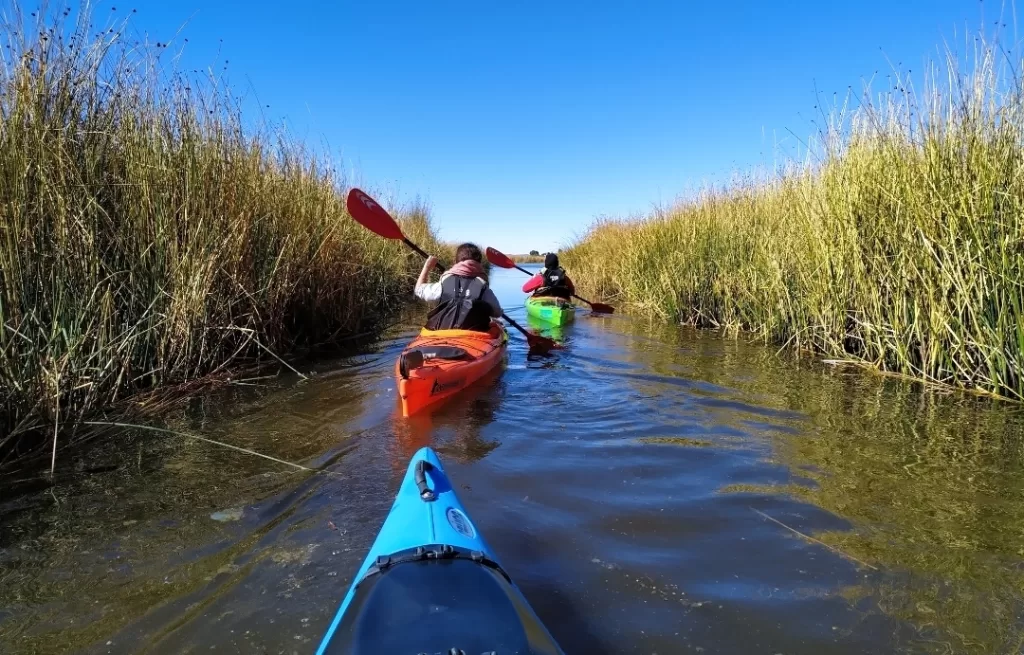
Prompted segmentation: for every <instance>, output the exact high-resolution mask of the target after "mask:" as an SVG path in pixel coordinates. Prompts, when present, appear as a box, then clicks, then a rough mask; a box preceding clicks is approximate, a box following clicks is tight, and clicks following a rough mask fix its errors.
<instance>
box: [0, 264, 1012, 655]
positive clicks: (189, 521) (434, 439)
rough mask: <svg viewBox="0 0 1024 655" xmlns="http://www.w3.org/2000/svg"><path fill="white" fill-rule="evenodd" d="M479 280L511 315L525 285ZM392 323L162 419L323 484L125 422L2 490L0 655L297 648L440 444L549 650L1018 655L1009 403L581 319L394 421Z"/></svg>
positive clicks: (643, 325) (323, 621)
mask: <svg viewBox="0 0 1024 655" xmlns="http://www.w3.org/2000/svg"><path fill="white" fill-rule="evenodd" d="M493 278H494V279H493V285H494V287H495V288H496V290H497V291H498V294H499V297H500V298H501V299H502V301H503V303H505V304H506V307H507V309H508V310H509V313H510V315H511V316H512V317H513V318H515V319H517V320H519V321H521V322H526V320H527V319H526V316H525V312H524V311H523V309H522V299H523V294H522V293H520V292H519V285H520V284H521V283H522V280H523V278H525V276H523V275H522V274H521V273H517V272H516V271H504V270H496V271H495V272H494V273H493ZM538 325H539V324H538ZM413 331H414V328H413V327H411V326H409V327H401V328H397V329H396V330H395V331H394V332H393V333H392V334H390V335H389V337H388V339H386V340H385V341H384V342H382V343H381V344H379V345H378V347H377V348H375V349H374V351H373V352H370V353H367V354H365V355H362V356H359V357H356V358H352V359H348V360H344V361H336V362H327V363H324V364H322V366H321V367H320V369H319V370H318V372H317V373H318V374H317V375H315V376H314V377H312V378H311V379H310V380H308V381H305V382H302V383H295V382H294V381H291V380H282V381H277V382H274V383H273V384H271V385H270V386H267V384H266V382H260V383H257V386H244V385H239V386H236V387H233V388H231V389H228V390H224V391H222V392H219V393H217V394H215V395H213V396H209V397H206V398H202V399H196V400H195V401H193V402H191V403H189V404H188V406H187V407H185V408H183V409H182V410H181V411H180V412H178V413H177V414H176V415H174V416H171V417H170V418H169V424H168V425H169V427H172V428H173V429H175V430H179V431H184V432H188V433H191V434H196V435H201V436H204V437H207V438H211V439H217V440H219V441H223V442H226V443H230V444H232V445H235V446H241V447H244V448H251V449H254V450H256V451H259V452H261V453H265V454H267V455H272V456H274V457H277V458H281V459H284V460H288V461H292V462H298V463H300V464H303V465H305V466H310V467H317V466H326V471H327V472H326V473H321V474H316V475H310V474H308V473H304V472H302V471H296V470H294V469H290V468H288V467H286V466H282V465H279V464H275V463H273V462H270V461H267V460H263V459H259V458H256V457H252V456H249V455H246V454H243V453H239V452H236V451H232V450H228V449H223V448H218V447H216V446H212V445H210V444H208V443H204V442H199V441H195V440H190V439H187V438H183V437H175V436H167V435H153V434H146V433H142V432H126V433H125V434H123V435H122V436H121V437H120V438H119V439H117V440H114V441H112V442H110V443H108V444H104V445H103V446H102V447H96V448H95V449H94V452H90V453H89V456H88V458H87V461H86V462H85V463H84V464H83V465H81V466H80V467H79V468H80V469H81V470H79V471H77V472H75V473H74V474H69V475H65V477H64V479H63V480H62V481H61V482H60V484H58V485H57V486H55V487H54V488H52V489H46V490H43V491H36V492H25V491H21V492H19V493H16V494H15V493H11V492H7V493H4V492H2V491H0V651H2V652H3V653H36V654H44V653H71V652H81V653H96V654H98V653H199V652H203V653H206V652H211V651H213V652H221V653H223V652H228V653H311V652H313V651H314V650H315V648H316V646H317V643H318V641H319V638H320V636H321V635H322V633H323V631H324V629H325V627H326V625H327V623H328V622H329V620H330V618H331V616H332V615H333V613H334V611H335V609H336V606H337V603H338V601H339V600H340V598H341V597H342V596H343V595H344V593H345V591H346V589H347V586H348V584H349V582H350V581H351V576H352V575H353V574H354V572H355V570H356V568H357V567H358V565H359V563H360V561H361V560H362V557H363V555H364V553H365V551H366V549H367V547H368V546H369V545H370V543H371V542H372V540H373V538H374V536H375V534H376V531H377V529H378V528H379V526H380V524H381V522H382V521H383V519H384V516H385V514H386V513H387V511H388V509H389V507H390V505H391V502H392V500H393V494H394V492H395V489H396V487H397V485H398V482H399V480H400V478H401V475H402V473H403V472H404V469H405V465H406V462H407V459H408V457H409V456H410V455H412V453H413V452H415V451H416V449H418V448H419V447H420V446H423V445H433V446H434V447H435V448H436V449H437V450H438V452H439V453H440V455H441V457H442V459H443V461H444V463H445V466H446V468H447V470H448V472H449V474H450V475H451V476H452V478H453V479H454V480H455V482H456V483H457V484H458V485H459V487H460V488H459V493H460V497H461V498H462V500H463V502H464V503H465V505H466V506H467V509H468V510H469V512H470V513H471V514H472V516H473V517H474V519H475V520H476V522H477V523H478V525H479V527H480V529H481V530H482V532H483V533H484V534H485V535H486V537H487V539H488V541H489V542H490V543H491V544H492V545H493V546H494V547H495V550H496V551H497V554H498V556H499V558H500V559H501V560H502V561H503V563H504V564H506V568H507V569H508V570H509V571H510V572H511V573H512V575H513V576H514V577H515V578H516V580H517V582H518V583H519V585H520V586H521V587H522V589H523V591H524V593H525V594H526V596H527V598H528V599H529V600H530V602H531V604H533V606H534V608H535V609H536V610H537V612H538V614H539V615H540V617H541V619H542V620H543V621H544V622H545V623H546V624H547V625H548V626H549V628H550V630H551V632H552V633H553V634H554V635H555V637H556V639H558V640H559V642H560V643H561V644H562V646H563V648H564V649H565V650H566V651H567V652H568V653H570V654H583V653H586V654H602V653H608V654H612V653H615V654H619V653H623V654H627V653H628V654H632V653H637V654H640V653H643V654H647V655H650V654H652V653H657V654H659V655H669V654H673V653H707V654H710V653H729V654H732V653H765V654H767V655H774V654H776V653H785V654H786V655H795V654H808V655H810V654H814V655H820V654H832V653H895V652H905V653H1017V652H1021V648H1022V644H1024V619H1022V613H1024V599H1022V596H1024V569H1022V566H1021V563H1022V560H1024V502H1022V501H1024V467H1022V462H1024V456H1022V436H1024V423H1022V420H1021V411H1020V410H1019V409H1018V408H1016V407H1014V406H1012V405H1008V404H1003V403H999V402H995V401H990V400H986V399H981V398H974V397H969V396H964V395H961V394H949V393H942V392H937V391H934V390H931V391H930V390H926V389H922V388H921V387H920V386H918V385H915V384H910V383H906V382H902V381H896V380H891V379H885V378H882V377H880V376H876V375H868V374H865V373H862V372H856V371H845V372H843V371H834V370H829V369H827V368H825V367H823V366H821V365H819V364H814V363H810V362H807V361H804V362H799V361H797V360H796V359H795V358H794V357H793V356H791V355H788V354H778V353H776V351H775V350H774V349H771V348H766V347H763V346H760V345H755V344H748V343H746V342H744V341H742V340H740V341H736V340H730V339H723V338H720V337H718V336H716V335H714V334H709V333H699V332H694V331H689V330H685V329H681V328H678V327H674V326H666V325H656V324H651V323H647V322H643V321H639V320H636V319H630V318H629V317H625V316H620V315H615V316H612V317H603V318H598V317H592V316H590V315H589V314H588V312H586V311H580V312H579V313H578V315H577V320H576V322H575V324H572V325H570V326H568V327H566V328H562V329H561V330H560V331H558V332H555V333H554V334H555V336H557V337H558V338H559V339H562V340H564V341H565V343H566V345H567V348H566V350H564V351H561V352H558V353H557V354H555V355H553V356H551V357H547V358H542V357H528V356H527V353H526V351H525V348H524V344H523V341H522V339H521V338H519V337H518V336H517V335H515V334H513V335H512V337H511V338H512V347H511V348H510V351H509V358H508V359H509V361H508V365H507V367H506V368H505V369H504V370H503V371H501V372H500V373H499V374H498V375H496V376H494V377H493V378H492V379H491V380H490V382H489V384H487V385H484V386H482V387H481V388H480V389H478V390H475V391H473V392H471V393H467V394H465V395H464V396H462V397H457V398H455V399H454V400H452V401H451V402H449V403H448V404H446V405H445V406H443V407H442V408H441V409H439V410H437V411H435V412H434V413H433V414H432V415H429V416H424V417H416V418H412V419H403V418H401V413H400V411H399V410H398V406H397V401H396V392H395V384H394V378H393V366H394V361H395V357H396V355H397V353H398V352H399V351H400V349H401V347H402V344H404V343H405V342H407V341H408V340H409V338H410V337H411V335H412V334H413ZM551 333H552V331H551V330H550V329H548V334H551Z"/></svg>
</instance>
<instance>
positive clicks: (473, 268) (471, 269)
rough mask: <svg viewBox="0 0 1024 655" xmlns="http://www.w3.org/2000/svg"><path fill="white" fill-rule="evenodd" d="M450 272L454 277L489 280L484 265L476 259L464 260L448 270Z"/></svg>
mask: <svg viewBox="0 0 1024 655" xmlns="http://www.w3.org/2000/svg"><path fill="white" fill-rule="evenodd" d="M448 272H449V273H451V274H452V275H460V276H462V277H480V278H484V279H487V278H486V277H485V276H484V267H483V265H482V264H481V263H480V262H478V261H476V260H475V259H463V260H462V261H461V262H459V263H457V264H455V266H452V267H451V268H449V269H448Z"/></svg>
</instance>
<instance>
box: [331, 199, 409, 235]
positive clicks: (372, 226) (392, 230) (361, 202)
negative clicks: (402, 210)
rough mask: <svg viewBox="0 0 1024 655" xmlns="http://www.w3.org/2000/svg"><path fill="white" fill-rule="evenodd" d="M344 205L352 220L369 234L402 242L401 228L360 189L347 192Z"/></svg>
mask: <svg viewBox="0 0 1024 655" xmlns="http://www.w3.org/2000/svg"><path fill="white" fill-rule="evenodd" d="M345 205H346V206H347V207H348V213H349V214H351V215H352V218H353V219H355V221H356V222H357V223H359V224H360V225H362V226H363V227H365V228H366V229H368V230H370V231H371V232H376V233H377V234H379V235H380V236H382V237H384V238H385V239H399V240H402V239H404V238H405V235H404V234H402V228H400V227H398V223H396V222H395V219H393V218H391V214H389V213H387V211H385V209H384V208H383V207H381V206H380V205H379V204H378V203H377V201H376V200H374V199H373V198H371V197H370V196H368V195H366V194H365V193H364V192H363V191H361V190H360V189H356V188H353V189H352V190H351V191H349V192H348V200H347V201H346V202H345Z"/></svg>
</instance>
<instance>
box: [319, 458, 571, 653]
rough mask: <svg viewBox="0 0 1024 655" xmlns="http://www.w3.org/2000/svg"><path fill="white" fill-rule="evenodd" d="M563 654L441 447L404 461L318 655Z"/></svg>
mask: <svg viewBox="0 0 1024 655" xmlns="http://www.w3.org/2000/svg"><path fill="white" fill-rule="evenodd" d="M335 653H346V654H348V655H369V654H371V653H372V654H373V655H390V654H392V653H394V654H395V655H406V654H408V655H416V654H418V653H465V655H477V654H479V653H494V654H497V655H506V654H511V653H518V654H520V655H564V652H563V651H562V649H561V648H560V647H559V646H558V644H557V643H556V642H555V640H554V638H553V637H552V636H551V634H550V633H549V632H548V630H547V628H545V627H544V625H543V624H542V623H541V621H540V619H539V618H538V617H537V615H536V614H535V613H534V611H533V609H532V608H531V607H530V605H529V603H527V601H526V598H525V597H523V595H522V592H520V590H519V588H518V587H516V585H515V584H514V583H513V582H512V579H511V577H509V575H508V573H507V572H506V571H505V570H504V569H502V567H501V565H500V564H499V563H498V560H497V558H496V557H495V555H494V552H493V551H492V550H491V548H490V546H489V545H488V544H487V543H486V542H485V541H484V538H483V535H481V534H480V532H479V530H478V529H477V526H476V525H475V524H474V523H473V522H472V521H471V520H470V518H469V516H468V514H467V513H466V510H465V508H464V507H463V506H462V503H461V502H459V499H458V497H457V496H456V495H455V490H454V489H453V485H452V484H451V482H450V481H449V479H448V477H447V476H446V475H445V472H444V469H443V468H442V467H441V462H440V460H439V459H438V458H437V454H436V453H435V452H434V451H433V450H432V449H431V448H421V449H420V450H419V451H418V452H417V453H416V454H415V455H414V456H413V457H412V460H411V461H410V462H409V468H408V470H407V471H406V474H405V479H404V480H403V481H402V486H401V488H399V490H398V494H397V496H396V497H395V502H394V504H393V505H392V507H391V512H390V513H389V514H388V517H387V519H386V520H385V521H384V525H383V526H382V527H381V529H380V532H379V533H378V534H377V539H376V540H375V541H374V543H373V545H372V546H371V547H370V551H369V553H367V555H366V559H365V560H364V561H363V564H362V566H361V567H360V569H359V572H358V573H357V574H356V577H355V580H354V581H353V583H352V586H351V588H350V589H349V591H348V594H347V595H346V596H345V599H344V600H343V601H342V603H341V607H340V608H339V609H338V612H337V614H336V615H335V617H334V620H333V621H332V622H331V625H330V627H329V628H328V629H327V632H326V634H325V635H324V638H323V640H322V641H321V643H320V648H319V649H318V650H317V655H328V654H335Z"/></svg>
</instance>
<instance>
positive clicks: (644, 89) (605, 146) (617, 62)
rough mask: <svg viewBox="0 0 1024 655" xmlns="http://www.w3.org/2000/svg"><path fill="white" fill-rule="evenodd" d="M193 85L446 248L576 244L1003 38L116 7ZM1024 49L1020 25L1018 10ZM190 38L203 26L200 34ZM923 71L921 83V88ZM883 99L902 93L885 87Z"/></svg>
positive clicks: (919, 20)
mask: <svg viewBox="0 0 1024 655" xmlns="http://www.w3.org/2000/svg"><path fill="white" fill-rule="evenodd" d="M112 5H113V6H117V10H118V11H117V13H118V14H121V15H123V13H122V12H125V13H126V12H127V11H130V9H132V8H135V9H137V14H136V15H135V16H134V23H135V29H136V30H138V31H141V32H147V33H149V35H150V36H151V37H152V38H153V40H168V39H170V38H172V37H174V36H175V32H176V31H177V30H178V29H179V28H181V29H182V31H181V33H180V34H179V35H177V37H176V38H175V41H176V42H177V43H178V44H182V42H183V41H182V40H183V39H184V38H188V43H187V44H185V51H184V54H183V67H188V68H192V67H195V66H197V65H198V66H207V65H213V66H214V67H215V69H216V70H220V69H222V68H223V64H224V60H228V61H230V63H229V64H228V76H229V79H230V82H231V83H232V85H233V86H234V87H235V88H236V90H238V91H239V92H244V93H247V94H250V95H251V94H254V93H255V94H257V95H258V98H259V101H260V103H261V104H262V105H269V106H270V107H269V109H265V110H264V111H266V112H267V113H268V116H269V117H270V118H272V119H275V120H286V121H287V123H288V125H289V126H290V128H291V129H292V131H293V132H294V133H295V134H297V135H299V136H301V137H302V138H304V139H307V140H309V141H310V142H312V143H314V144H315V145H317V146H323V145H324V144H327V145H328V146H329V147H330V148H331V150H332V151H333V152H334V153H335V154H340V156H341V157H342V158H343V160H344V161H345V163H346V166H347V167H350V168H352V169H354V170H355V171H357V172H358V175H359V181H360V182H365V183H366V185H367V186H368V187H376V188H381V187H385V188H387V189H389V190H390V192H391V193H395V194H397V196H398V197H400V198H403V199H409V198H412V197H414V196H416V195H420V196H422V197H423V198H425V199H426V200H428V201H429V203H430V205H431V206H432V209H433V214H434V217H435V221H436V223H437V225H438V227H439V228H440V230H441V235H442V237H444V238H446V239H449V240H475V241H477V242H479V243H480V244H481V245H493V246H495V247H497V248H499V249H501V250H505V251H506V252H521V251H527V250H530V249H534V248H535V249H538V250H541V251H544V250H547V249H550V248H554V247H557V246H559V245H563V244H566V243H567V242H569V241H570V240H571V239H572V238H573V237H574V236H576V235H578V234H581V233H582V232H583V231H584V230H585V228H586V227H587V226H588V225H589V224H590V223H591V222H592V221H593V219H594V218H595V217H596V216H598V215H601V214H607V215H624V214H630V213H635V212H646V211H648V210H649V209H650V208H651V207H652V206H653V205H656V204H658V203H668V202H671V201H672V199H673V198H675V197H676V196H677V195H678V194H680V193H683V192H685V191H687V190H688V189H693V188H694V187H695V186H698V185H700V184H701V183H702V182H704V181H708V180H721V179H723V178H725V177H728V175H729V174H730V173H731V172H733V171H736V170H744V169H749V168H751V167H752V166H755V165H757V164H758V163H769V164H770V163H771V161H772V159H773V157H774V154H775V152H776V149H775V146H774V144H775V142H776V141H779V142H781V143H782V144H783V147H784V148H785V149H788V151H789V152H795V151H796V150H795V148H797V147H798V143H797V141H796V139H795V138H794V137H793V136H792V135H791V134H790V133H789V131H792V132H793V133H795V134H796V135H798V136H800V137H801V138H806V137H807V136H808V135H809V134H811V132H812V131H813V126H812V125H811V123H810V120H811V118H813V116H814V105H815V104H816V102H817V100H816V98H815V86H817V88H818V90H819V91H820V92H821V93H822V94H823V95H825V96H827V97H831V94H832V93H833V92H839V93H845V92H846V90H847V88H848V87H849V86H850V85H853V87H854V89H857V88H860V87H861V86H862V84H863V80H865V79H866V78H868V77H871V76H872V75H873V74H874V73H875V72H876V71H878V72H879V75H880V76H881V77H882V78H884V76H885V74H886V73H887V72H888V71H889V70H890V69H889V66H890V63H889V62H891V64H892V65H896V64H897V63H898V62H902V68H904V69H906V68H910V69H917V68H920V67H921V65H922V64H923V62H924V60H925V58H926V57H934V56H935V54H936V53H937V48H939V47H940V46H941V45H942V41H943V39H946V40H950V41H954V40H955V41H956V42H957V43H959V44H961V45H962V44H963V34H964V30H965V28H967V29H969V30H971V31H974V30H976V29H978V28H980V27H981V26H982V21H984V23H985V24H986V25H988V26H991V25H992V23H993V22H994V21H995V19H996V18H998V17H999V15H1000V13H1001V7H1000V4H999V3H998V2H979V0H894V1H881V0H862V1H860V2H842V1H839V0H837V1H835V2H833V1H832V0H816V1H815V2H810V1H808V0H789V1H787V2H764V1H763V0H742V1H728V0H726V1H723V2H718V3H713V2H700V3H694V2H682V1H679V0H660V1H658V2H653V1H642V0H637V1H636V2H626V1H621V2H610V1H606V0H589V1H587V2H575V1H573V2H569V1H552V0H542V1H541V0H530V1H527V0H519V1H516V2H483V1H480V0H476V1H474V2H467V1H465V0H415V1H412V0H409V1H405V0H403V1H398V0H363V1H361V2H355V1H352V0H348V1H345V2H323V1H321V2H310V1H308V0H292V1H290V2H280V0H275V1H270V0H246V1H245V2H242V1H239V0H218V1H217V2H211V1H210V0H205V1H204V0H173V1H169V0H123V1H122V0H116V1H114V2H102V3H99V4H97V5H96V10H97V12H98V13H100V14H102V13H104V11H109V8H110V7H111V6H112ZM1003 13H1005V14H1006V16H1007V18H1006V19H1005V22H1006V23H1008V24H1009V29H1010V30H1011V34H1012V30H1013V25H1012V12H1011V11H1010V10H1006V11H1005V12H1003ZM183 25H184V27H182V26H183ZM915 72H916V71H915ZM883 85H884V83H883Z"/></svg>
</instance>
